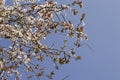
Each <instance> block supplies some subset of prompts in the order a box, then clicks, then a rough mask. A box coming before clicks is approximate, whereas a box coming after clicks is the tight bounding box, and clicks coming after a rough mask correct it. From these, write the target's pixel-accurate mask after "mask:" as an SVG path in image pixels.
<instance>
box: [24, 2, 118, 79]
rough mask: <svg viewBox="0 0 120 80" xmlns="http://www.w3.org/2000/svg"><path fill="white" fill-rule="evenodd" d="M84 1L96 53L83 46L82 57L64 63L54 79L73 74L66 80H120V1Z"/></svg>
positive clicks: (90, 40)
mask: <svg viewBox="0 0 120 80" xmlns="http://www.w3.org/2000/svg"><path fill="white" fill-rule="evenodd" d="M61 1H65V0H61ZM66 1H67V2H69V0H66ZM83 2H84V8H83V9H82V11H84V12H85V13H86V14H87V16H86V20H85V23H86V26H85V29H86V33H87V34H88V36H89V41H88V44H89V45H90V46H91V47H92V48H93V49H94V51H95V52H94V53H93V52H92V51H91V50H90V49H89V48H88V47H87V46H83V47H81V48H80V49H79V50H78V51H77V52H79V55H81V56H82V60H81V61H75V60H73V61H72V62H71V63H70V64H68V65H64V66H61V67H60V70H59V71H57V72H56V75H55V78H54V80H61V79H62V78H63V77H65V76H67V75H70V76H69V77H68V78H66V80H120V9H119V8H120V0H83ZM74 21H75V22H76V19H74ZM52 39H54V38H51V40H52ZM23 80H24V79H23Z"/></svg>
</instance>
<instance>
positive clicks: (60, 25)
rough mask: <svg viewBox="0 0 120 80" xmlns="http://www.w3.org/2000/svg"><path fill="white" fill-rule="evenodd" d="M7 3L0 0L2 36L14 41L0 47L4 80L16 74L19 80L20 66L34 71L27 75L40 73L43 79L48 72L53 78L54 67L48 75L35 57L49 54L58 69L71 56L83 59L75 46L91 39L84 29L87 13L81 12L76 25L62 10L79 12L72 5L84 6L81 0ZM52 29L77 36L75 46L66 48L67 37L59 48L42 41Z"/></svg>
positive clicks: (77, 46)
mask: <svg viewBox="0 0 120 80" xmlns="http://www.w3.org/2000/svg"><path fill="white" fill-rule="evenodd" d="M5 3H6V2H5V0H0V40H2V39H7V40H9V41H10V43H11V45H10V46H8V47H0V79H1V80H7V79H8V78H9V77H11V76H13V74H14V76H15V78H16V80H20V79H21V76H22V75H21V73H20V72H19V68H21V67H22V68H24V70H25V71H26V72H32V73H34V75H33V74H32V75H28V78H32V77H33V76H37V77H38V79H40V77H41V76H46V77H48V78H50V79H52V76H53V75H54V74H55V73H54V71H51V72H50V73H49V74H47V75H45V73H44V70H45V68H44V66H43V67H42V66H41V64H35V63H32V61H34V60H38V62H43V61H44V59H45V58H50V59H51V60H52V61H53V64H54V65H55V68H56V69H59V65H63V64H67V63H69V62H70V60H71V59H72V58H74V59H76V60H79V59H81V57H80V56H77V55H76V53H75V49H76V48H79V47H80V46H81V40H87V39H88V37H87V35H86V34H85V32H84V19H85V16H86V15H85V13H82V15H81V17H80V21H79V23H78V26H74V25H73V23H72V22H71V20H67V19H66V16H65V15H63V13H65V11H66V10H69V11H70V12H71V13H72V14H73V15H75V16H76V15H77V14H78V13H79V12H78V11H77V10H76V9H74V8H73V6H77V5H78V7H80V8H82V7H83V4H82V1H79V0H78V1H73V2H72V3H70V4H58V3H57V2H54V1H52V0H45V1H43V2H42V3H41V1H40V0H39V1H36V0H13V5H11V6H9V5H6V4H5ZM72 14H71V15H72ZM61 17H62V18H63V19H61ZM51 33H54V34H64V35H63V36H68V37H70V38H75V39H76V40H75V42H74V46H73V48H71V49H69V50H65V47H66V43H67V40H63V42H64V44H63V45H62V46H61V47H60V48H59V49H58V48H56V47H54V45H52V46H51V47H49V46H48V45H45V44H43V43H42V42H41V40H44V39H46V38H47V36H48V35H50V34H51ZM36 70H38V71H39V72H36Z"/></svg>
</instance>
